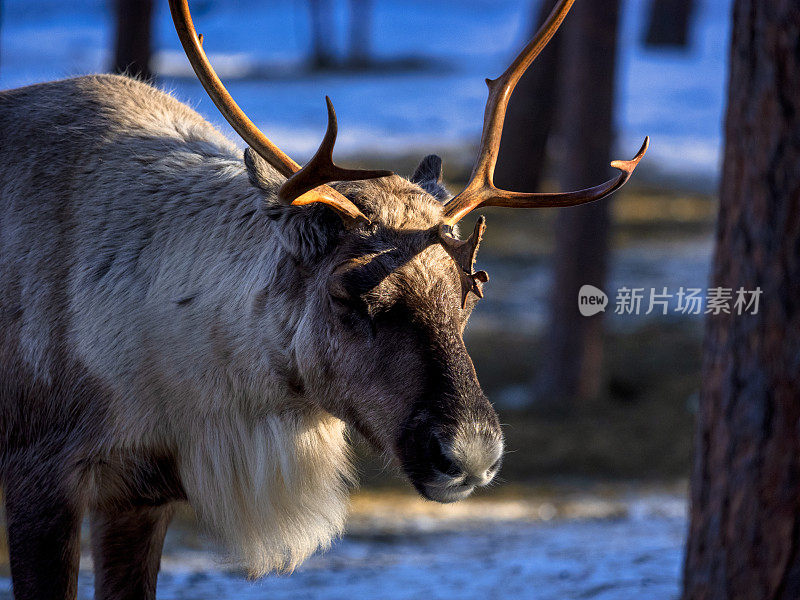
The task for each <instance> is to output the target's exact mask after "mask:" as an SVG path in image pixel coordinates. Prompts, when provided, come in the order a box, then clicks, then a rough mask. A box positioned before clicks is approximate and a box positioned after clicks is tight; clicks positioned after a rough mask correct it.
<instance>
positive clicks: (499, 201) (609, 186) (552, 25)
mask: <svg viewBox="0 0 800 600" xmlns="http://www.w3.org/2000/svg"><path fill="white" fill-rule="evenodd" d="M574 2H575V0H561V1H560V2H559V3H558V4H557V5H556V6H555V8H553V10H552V12H551V13H550V16H548V17H547V20H546V21H545V23H544V24H543V25H542V26H541V27H540V28H539V31H537V32H536V35H535V36H534V38H533V39H532V40H531V41H530V42H529V43H528V45H527V46H525V48H524V49H523V50H522V52H520V53H519V55H518V56H517V57H516V58H515V59H514V62H512V63H511V65H510V66H509V67H508V69H506V71H505V72H504V73H503V74H502V75H501V76H500V77H498V78H497V79H487V80H486V85H487V86H489V98H488V100H487V101H486V110H485V112H484V115H483V132H482V133H481V145H480V150H479V152H478V159H477V161H476V162H475V167H474V168H473V170H472V175H471V176H470V180H469V183H468V184H467V186H466V188H464V191H462V192H461V193H460V194H458V195H457V196H456V197H455V198H453V199H452V200H451V201H450V202H448V203H447V205H446V206H445V217H444V223H445V224H446V225H455V224H456V223H458V222H459V221H460V220H461V219H462V218H463V217H464V216H465V215H466V214H467V213H469V212H470V211H472V210H475V209H476V208H478V207H480V206H504V207H512V208H539V207H546V206H574V205H576V204H584V203H586V202H592V201H594V200H599V199H600V198H603V197H605V196H607V195H609V194H611V193H612V192H614V191H616V190H618V189H619V188H620V187H622V185H624V184H625V182H626V181H628V179H629V178H630V176H631V174H632V173H633V170H634V169H635V168H636V165H637V164H638V163H639V161H640V160H641V158H642V156H644V153H645V152H646V151H647V147H648V144H649V138H645V141H644V144H643V145H642V148H641V150H640V151H639V153H638V154H637V155H636V156H635V157H634V158H633V159H632V160H629V161H614V162H612V163H611V166H612V167H614V168H617V169H619V170H620V171H622V173H621V174H620V175H619V176H618V177H617V178H616V179H612V180H609V181H607V182H606V183H603V184H601V185H598V186H595V187H593V188H587V189H585V190H579V191H577V192H562V193H556V194H536V193H524V192H511V191H507V190H501V189H499V188H497V187H495V185H494V169H495V165H496V164H497V156H498V154H499V152H500V140H501V139H502V135H503V123H504V121H505V115H506V108H507V107H508V101H509V99H510V98H511V94H512V93H513V91H514V87H516V85H517V82H518V81H519V79H520V77H522V74H523V73H524V72H525V71H526V70H527V68H528V67H529V66H530V65H531V63H532V62H533V61H534V59H536V57H537V56H538V55H539V53H540V52H541V51H542V50H543V49H544V47H545V46H546V45H547V43H548V42H549V41H550V39H551V38H552V37H553V35H554V34H555V33H556V31H558V28H559V27H560V26H561V23H562V22H563V21H564V18H565V17H566V16H567V13H568V12H569V10H570V9H571V8H572V5H573V3H574Z"/></svg>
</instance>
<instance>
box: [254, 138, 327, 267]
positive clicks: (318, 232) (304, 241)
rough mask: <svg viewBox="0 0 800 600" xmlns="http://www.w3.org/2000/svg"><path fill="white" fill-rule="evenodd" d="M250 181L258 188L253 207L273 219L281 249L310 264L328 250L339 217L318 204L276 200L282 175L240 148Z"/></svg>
mask: <svg viewBox="0 0 800 600" xmlns="http://www.w3.org/2000/svg"><path fill="white" fill-rule="evenodd" d="M244 164H245V167H246V169H247V176H248V178H249V179H250V183H252V184H253V186H254V187H255V188H256V189H257V190H258V191H259V193H258V194H257V202H258V204H257V208H258V210H259V212H260V213H261V214H262V215H264V216H265V217H266V218H268V219H270V220H271V221H274V222H275V233H276V237H277V239H278V240H279V241H280V243H281V245H282V246H283V248H284V250H285V251H286V252H287V253H288V254H290V255H291V256H292V258H294V259H295V260H297V261H298V262H300V263H301V264H311V263H313V262H314V261H315V260H317V259H318V258H320V257H321V256H323V255H325V254H326V253H327V252H329V251H330V249H331V247H332V245H333V243H334V242H335V241H336V239H337V238H338V236H339V233H340V231H341V229H342V223H341V219H339V217H337V216H336V213H335V212H334V211H332V210H331V209H329V208H327V207H326V206H323V205H322V204H314V205H312V206H287V205H285V204H283V203H281V202H278V199H277V194H278V188H280V186H281V183H283V182H284V181H285V180H286V178H285V177H283V176H282V175H280V174H279V173H278V172H277V171H276V170H275V169H274V168H273V167H272V166H271V165H270V164H269V163H268V162H267V161H266V160H264V159H263V158H261V156H259V155H258V154H256V153H255V152H254V151H253V150H252V149H250V148H247V149H246V150H245V151H244Z"/></svg>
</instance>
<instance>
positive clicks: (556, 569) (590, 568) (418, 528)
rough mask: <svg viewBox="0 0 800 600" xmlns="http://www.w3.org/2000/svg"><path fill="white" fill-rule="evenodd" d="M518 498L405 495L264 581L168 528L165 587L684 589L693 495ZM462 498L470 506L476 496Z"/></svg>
mask: <svg viewBox="0 0 800 600" xmlns="http://www.w3.org/2000/svg"><path fill="white" fill-rule="evenodd" d="M419 502H422V501H419ZM555 502H556V505H557V506H558V507H559V510H560V511H561V513H563V512H565V511H564V507H563V506H562V505H561V504H559V503H558V501H555ZM508 504H511V505H512V506H511V507H509V506H507V505H508ZM514 504H515V503H513V502H512V503H508V502H506V503H503V502H500V503H499V505H498V506H497V508H496V510H495V509H494V508H493V507H492V504H491V503H485V502H484V503H476V506H475V510H472V511H469V510H466V511H463V510H461V512H462V513H466V514H464V515H462V517H461V518H458V517H456V518H441V517H440V516H436V515H437V514H440V513H447V512H448V511H450V510H452V509H450V508H449V507H440V506H438V505H433V504H431V503H427V506H431V507H433V508H430V509H424V510H423V511H422V513H423V514H416V515H415V514H414V509H413V508H412V507H408V506H406V505H405V504H404V503H401V504H400V506H399V507H395V508H394V509H393V510H392V511H389V510H385V511H382V513H381V518H380V520H379V522H377V523H376V522H374V521H371V520H369V519H367V520H366V521H364V522H362V523H361V524H359V522H358V521H357V520H356V523H355V524H354V525H353V526H352V527H351V528H350V532H349V533H348V535H347V536H345V537H344V539H342V540H340V541H339V542H338V543H336V544H335V545H334V547H333V548H332V549H331V550H330V551H328V552H327V553H324V554H317V555H315V556H313V557H312V558H311V559H309V560H308V561H306V563H304V564H303V565H302V566H301V567H300V568H299V569H298V570H297V571H295V572H294V573H293V574H292V575H290V576H269V577H267V578H265V579H263V580H261V581H257V582H248V581H247V580H245V579H244V577H243V576H242V575H241V574H240V573H236V572H231V571H227V570H224V569H223V568H221V567H220V566H219V564H218V563H217V562H216V560H215V558H214V555H213V554H212V553H211V552H210V551H209V550H206V549H199V550H198V549H193V550H190V549H187V548H186V547H174V545H173V547H172V548H170V546H171V544H170V541H169V539H168V541H167V552H166V555H165V557H164V560H163V564H162V570H161V574H160V576H159V585H158V597H159V598H160V599H162V600H167V599H187V600H188V599H191V600H211V599H214V600H216V599H217V598H239V599H242V600H246V599H249V598H252V599H256V598H271V599H283V598H286V599H289V598H291V599H298V598H326V599H331V600H334V599H337V600H338V599H342V600H350V599H352V598H365V599H367V598H381V599H382V600H411V599H418V598H430V599H434V600H435V599H438V598H441V599H450V598H456V597H457V598H459V599H461V600H472V599H475V600H486V599H492V598H498V599H499V598H520V599H523V598H524V599H526V600H562V599H563V598H594V599H598V600H629V599H630V598H647V599H648V600H669V599H673V598H677V597H678V595H679V585H680V569H681V564H682V555H683V537H684V534H685V531H686V517H685V513H686V505H685V501H684V500H683V499H682V498H681V497H680V496H677V495H674V494H664V493H657V494H641V493H637V494H635V495H633V496H631V497H627V498H622V500H621V501H614V502H609V501H608V500H603V499H598V498H584V499H579V500H577V501H573V502H572V503H571V504H570V506H571V507H572V508H571V511H566V516H561V514H559V515H558V516H555V517H554V515H555V514H556V513H557V512H558V511H557V509H556V507H555V506H553V505H550V504H547V503H544V504H542V503H539V505H540V506H539V510H537V511H534V514H533V515H532V514H531V512H530V511H529V510H528V511H526V510H518V509H515V508H514ZM517 504H519V502H517ZM523 504H524V502H523ZM454 506H469V502H466V503H459V504H458V505H454ZM542 506H549V507H550V510H549V512H546V514H544V518H543V517H542V516H539V517H537V516H535V515H536V513H537V512H538V513H539V514H543V513H545V511H542V510H540V509H541V507H542ZM387 508H389V507H387ZM529 508H530V507H529ZM459 510H460V509H456V513H458V512H459ZM477 513H480V514H479V515H478V514H477ZM495 513H497V514H495ZM404 515H405V516H404ZM575 515H577V516H575ZM548 517H549V518H548ZM90 566H91V561H90V560H89V559H88V558H86V559H85V560H84V561H83V562H82V567H84V568H83V569H82V573H81V576H80V582H79V588H80V591H79V598H81V599H82V600H83V599H88V598H91V594H92V577H91V572H90ZM10 597H11V596H10V581H9V580H8V579H0V598H10Z"/></svg>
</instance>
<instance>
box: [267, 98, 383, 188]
mask: <svg viewBox="0 0 800 600" xmlns="http://www.w3.org/2000/svg"><path fill="white" fill-rule="evenodd" d="M325 102H326V103H327V105H328V129H327V130H326V131H325V137H324V138H322V143H321V144H320V145H319V148H318V149H317V152H316V154H314V156H313V157H312V158H311V160H310V161H308V162H307V163H306V164H305V166H304V167H303V168H302V169H300V170H299V171H298V172H297V173H295V174H294V175H292V176H291V177H289V179H288V180H287V181H286V183H284V184H283V185H282V186H281V189H280V191H279V192H278V197H279V198H280V199H281V200H283V201H285V202H292V201H293V200H295V199H298V198H299V197H300V196H302V195H303V194H305V193H306V192H307V191H309V190H311V189H314V188H315V187H317V186H318V185H320V184H323V183H327V182H328V181H360V180H363V179H376V178H378V177H388V176H389V175H392V172H391V171H386V170H371V171H370V170H362V169H343V168H342V167H340V166H338V165H336V164H335V163H334V162H333V146H334V144H335V143H336V135H337V134H338V132H339V125H338V123H337V121H336V111H335V110H334V109H333V102H331V99H330V98H329V97H328V96H325ZM304 203H305V202H300V201H296V202H294V204H304Z"/></svg>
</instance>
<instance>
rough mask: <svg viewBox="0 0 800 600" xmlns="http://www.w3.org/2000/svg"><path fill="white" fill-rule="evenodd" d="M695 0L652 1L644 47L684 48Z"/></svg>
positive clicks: (686, 44) (687, 43)
mask: <svg viewBox="0 0 800 600" xmlns="http://www.w3.org/2000/svg"><path fill="white" fill-rule="evenodd" d="M694 8H695V0H652V2H651V4H650V16H649V18H648V20H647V33H646V35H645V38H644V42H645V45H647V46H651V47H656V48H659V47H667V48H670V47H672V48H686V47H687V46H688V45H689V29H690V26H691V24H692V13H693V12H694Z"/></svg>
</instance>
